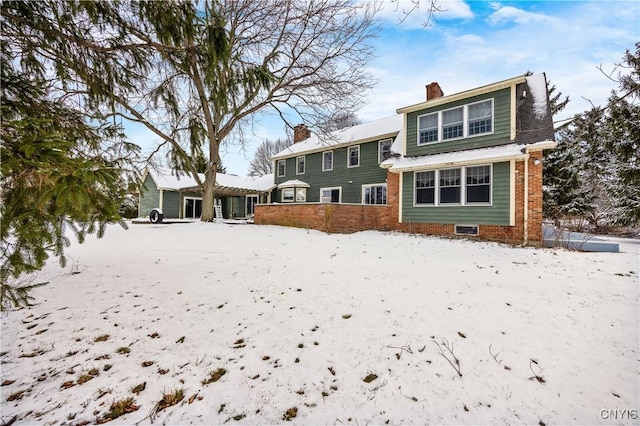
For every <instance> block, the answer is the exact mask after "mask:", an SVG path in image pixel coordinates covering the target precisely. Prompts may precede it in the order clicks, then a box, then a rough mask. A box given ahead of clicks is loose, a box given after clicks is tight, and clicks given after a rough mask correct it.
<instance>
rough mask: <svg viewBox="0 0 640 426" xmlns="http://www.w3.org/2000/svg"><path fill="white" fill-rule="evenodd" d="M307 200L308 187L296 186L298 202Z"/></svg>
mask: <svg viewBox="0 0 640 426" xmlns="http://www.w3.org/2000/svg"><path fill="white" fill-rule="evenodd" d="M305 201H307V188H296V203H304V202H305Z"/></svg>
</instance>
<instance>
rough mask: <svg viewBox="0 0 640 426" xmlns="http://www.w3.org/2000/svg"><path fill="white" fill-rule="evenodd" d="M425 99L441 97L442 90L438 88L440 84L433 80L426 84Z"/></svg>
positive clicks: (442, 94)
mask: <svg viewBox="0 0 640 426" xmlns="http://www.w3.org/2000/svg"><path fill="white" fill-rule="evenodd" d="M426 87H427V100H428V101H430V100H432V99H436V98H441V97H443V96H444V92H443V91H442V89H441V88H440V85H439V84H438V83H436V82H435V81H434V82H432V83H430V84H427V86H426Z"/></svg>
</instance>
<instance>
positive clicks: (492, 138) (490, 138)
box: [406, 89, 511, 157]
mask: <svg viewBox="0 0 640 426" xmlns="http://www.w3.org/2000/svg"><path fill="white" fill-rule="evenodd" d="M491 98H493V114H494V118H493V126H494V131H493V133H492V134H489V135H483V136H473V137H469V138H461V139H454V140H448V141H445V142H438V143H432V144H428V145H420V146H418V117H419V116H421V115H424V114H429V113H432V112H437V111H442V110H446V109H449V108H455V107H457V106H461V105H466V104H470V103H474V102H478V101H483V100H487V99H491ZM510 99H511V89H502V90H499V91H496V92H492V93H487V94H484V95H480V96H474V97H471V98H466V99H463V100H460V101H457V102H451V103H449V104H446V105H439V106H437V107H432V108H426V109H423V110H420V111H415V112H411V113H408V114H407V141H406V143H407V156H409V157H411V156H415V155H425V154H434V153H438V152H450V151H458V150H463V149H471V148H478V147H487V146H493V145H502V144H504V143H505V142H508V141H509V138H510V137H511V129H510V120H511V118H510V117H511V102H510Z"/></svg>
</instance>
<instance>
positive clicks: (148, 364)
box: [142, 361, 153, 367]
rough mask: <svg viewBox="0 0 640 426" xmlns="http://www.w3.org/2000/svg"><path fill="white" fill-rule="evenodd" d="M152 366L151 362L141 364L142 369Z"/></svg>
mask: <svg viewBox="0 0 640 426" xmlns="http://www.w3.org/2000/svg"><path fill="white" fill-rule="evenodd" d="M152 365H153V361H144V362H143V363H142V366H143V367H151V366H152Z"/></svg>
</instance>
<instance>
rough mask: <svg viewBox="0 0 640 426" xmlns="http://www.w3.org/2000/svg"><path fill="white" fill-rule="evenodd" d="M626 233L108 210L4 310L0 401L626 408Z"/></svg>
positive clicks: (158, 420) (256, 419)
mask: <svg viewBox="0 0 640 426" xmlns="http://www.w3.org/2000/svg"><path fill="white" fill-rule="evenodd" d="M639 247H640V245H639V244H638V242H637V241H635V242H628V243H624V244H623V245H622V249H623V251H624V252H623V253H620V254H611V253H599V254H598V253H577V252H568V251H562V250H549V249H532V248H517V247H508V246H503V245H499V244H494V243H483V242H469V241H462V240H442V239H436V238H430V237H423V236H411V235H400V234H391V233H378V232H362V233H357V234H352V235H326V234H322V233H319V232H315V231H307V230H302V229H291V228H279V227H261V226H255V225H247V226H237V225H236V226H233V225H225V224H200V223H193V224H176V225H162V226H160V225H158V226H153V225H148V226H135V225H134V226H132V227H131V229H130V230H129V231H123V230H121V229H119V228H117V227H114V228H110V229H109V230H108V231H107V235H106V237H105V238H104V239H103V240H98V241H95V240H89V241H87V242H86V243H85V244H84V245H73V246H72V247H70V249H69V255H70V256H71V258H72V259H73V262H70V264H71V263H72V264H74V265H75V267H74V273H73V274H72V273H71V272H70V271H68V270H62V269H60V268H59V267H58V266H57V265H55V264H53V263H52V264H51V265H50V266H49V267H47V269H46V270H45V271H44V274H43V277H42V279H43V281H49V282H50V284H49V285H47V286H44V287H41V288H39V289H37V291H36V293H35V294H34V295H35V296H36V301H37V304H36V305H35V306H32V307H30V308H28V309H22V310H17V311H12V312H7V313H3V315H2V349H1V351H0V362H1V367H2V371H1V375H2V377H1V383H2V386H0V398H1V401H2V407H1V408H2V410H1V419H0V420H1V421H2V423H3V424H9V423H12V424H15V425H17V424H34V423H38V424H45V423H46V424H68V425H84V424H100V423H106V422H112V421H113V422H114V423H124V424H133V423H139V424H150V423H152V422H153V423H155V424H163V423H166V424H186V423H195V424H223V423H226V422H230V423H236V422H237V423H241V424H274V423H283V422H289V421H290V422H292V423H299V424H337V423H340V424H354V425H355V424H368V423H377V424H383V423H384V424H425V423H439V424H503V423H508V424H545V425H547V424H558V423H561V424H612V421H611V419H610V418H603V414H602V413H603V411H602V410H611V411H606V412H605V414H607V413H609V416H611V413H617V414H616V415H617V416H618V418H617V419H616V420H615V423H616V424H637V423H638V420H637V413H638V412H637V411H635V413H636V414H635V416H636V418H632V413H633V411H629V410H637V409H638V408H639V407H638V399H639V390H638V358H639V353H638V346H639V344H638V315H639V314H638V284H639V282H638V272H639V271H638V255H639ZM613 410H618V411H613ZM623 410H627V411H623ZM624 413H627V414H626V416H627V417H626V418H625V417H623V416H624V415H625V414H624Z"/></svg>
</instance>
